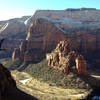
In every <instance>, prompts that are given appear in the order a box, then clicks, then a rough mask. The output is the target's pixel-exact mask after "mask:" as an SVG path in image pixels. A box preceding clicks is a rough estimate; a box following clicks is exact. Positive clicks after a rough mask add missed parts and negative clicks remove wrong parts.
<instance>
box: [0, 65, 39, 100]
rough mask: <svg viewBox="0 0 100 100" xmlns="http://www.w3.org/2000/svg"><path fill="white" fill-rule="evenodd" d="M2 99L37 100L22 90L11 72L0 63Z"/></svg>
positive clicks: (0, 98) (0, 97) (0, 95)
mask: <svg viewBox="0 0 100 100" xmlns="http://www.w3.org/2000/svg"><path fill="white" fill-rule="evenodd" d="M0 100H37V99H35V98H33V97H31V96H29V95H28V94H26V93H24V92H22V91H20V90H19V89H18V88H17V86H16V82H15V81H14V80H13V78H12V76H11V74H10V72H9V71H8V69H7V68H5V67H4V66H3V65H2V64H0Z"/></svg>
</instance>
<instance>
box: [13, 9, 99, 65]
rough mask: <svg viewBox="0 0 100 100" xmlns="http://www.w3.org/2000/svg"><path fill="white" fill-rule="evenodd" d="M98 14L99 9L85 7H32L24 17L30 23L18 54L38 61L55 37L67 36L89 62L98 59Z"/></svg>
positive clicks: (51, 44)
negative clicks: (41, 8) (35, 9)
mask: <svg viewBox="0 0 100 100" xmlns="http://www.w3.org/2000/svg"><path fill="white" fill-rule="evenodd" d="M99 17H100V11H99V10H96V9H88V8H87V9H86V8H82V9H78V10H73V9H72V10H65V11H64V10H61V11H59V10H54V11H53V10H49V11H48V10H39V11H36V13H35V14H34V16H32V17H31V18H30V19H29V20H28V21H29V23H30V24H31V23H32V21H33V23H32V24H31V26H30V28H29V31H28V34H27V38H26V41H24V42H23V43H22V44H21V46H22V48H23V50H21V49H20V56H19V57H18V58H20V59H22V60H23V61H28V59H30V60H29V61H40V60H41V59H42V58H44V57H45V54H46V53H48V52H51V51H52V50H53V49H54V48H55V47H56V45H57V44H58V43H59V41H62V40H65V39H69V40H70V41H71V46H72V49H73V50H74V51H75V52H79V53H81V54H82V55H83V56H84V57H85V58H86V60H87V61H88V63H89V64H91V62H95V61H96V60H97V59H100V53H99V51H100V39H99V38H100V28H99V24H100V20H99ZM27 23H28V22H27ZM29 23H28V24H29ZM30 24H29V25H30ZM21 46H20V47H19V48H21ZM30 52H31V53H30ZM93 54H95V55H93ZM24 55H25V56H24ZM15 58H16V57H15ZM15 58H14V57H13V61H14V60H15Z"/></svg>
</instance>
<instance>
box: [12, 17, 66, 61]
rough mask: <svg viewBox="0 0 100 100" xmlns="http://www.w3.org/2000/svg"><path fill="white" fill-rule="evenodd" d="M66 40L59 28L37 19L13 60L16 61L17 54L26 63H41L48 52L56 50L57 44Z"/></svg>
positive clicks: (16, 50)
mask: <svg viewBox="0 0 100 100" xmlns="http://www.w3.org/2000/svg"><path fill="white" fill-rule="evenodd" d="M64 39H65V35H64V34H63V32H62V31H60V30H58V29H57V27H56V26H55V25H54V24H53V23H51V22H49V21H47V20H45V19H37V20H35V21H34V22H33V24H32V25H31V27H30V29H29V32H28V34H27V38H26V41H24V42H22V43H21V45H20V47H19V49H15V51H14V52H13V56H12V58H13V59H12V60H13V61H14V60H15V59H16V55H15V54H16V53H17V52H20V53H18V55H20V56H19V58H20V59H22V60H24V61H36V62H37V61H39V60H41V59H42V58H44V57H45V54H46V53H47V52H50V51H51V50H53V49H54V48H55V46H56V45H57V43H59V42H60V41H61V40H64Z"/></svg>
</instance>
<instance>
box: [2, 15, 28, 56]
mask: <svg viewBox="0 0 100 100" xmlns="http://www.w3.org/2000/svg"><path fill="white" fill-rule="evenodd" d="M29 17H30V16H24V17H22V18H15V19H10V20H6V21H0V39H2V38H5V41H4V43H3V45H2V46H3V47H2V48H5V49H7V51H6V52H2V53H0V57H9V56H11V54H12V52H13V50H14V48H16V47H17V46H18V45H20V42H21V40H23V39H25V38H26V32H27V28H26V25H25V21H27V19H28V18H29Z"/></svg>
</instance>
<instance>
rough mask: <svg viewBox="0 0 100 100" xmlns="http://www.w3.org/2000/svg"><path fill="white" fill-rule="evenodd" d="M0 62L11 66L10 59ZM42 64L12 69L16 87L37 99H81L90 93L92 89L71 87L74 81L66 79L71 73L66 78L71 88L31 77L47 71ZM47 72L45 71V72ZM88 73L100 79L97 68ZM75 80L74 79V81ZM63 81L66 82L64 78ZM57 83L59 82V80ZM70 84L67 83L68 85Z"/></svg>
mask: <svg viewBox="0 0 100 100" xmlns="http://www.w3.org/2000/svg"><path fill="white" fill-rule="evenodd" d="M0 62H2V63H3V65H4V66H6V67H8V68H9V67H10V66H11V60H10V59H0ZM40 65H41V66H40ZM44 65H45V62H44V61H43V62H42V63H39V64H37V65H35V64H32V65H29V66H28V67H27V68H26V71H24V72H19V71H18V70H12V71H11V74H12V76H13V78H14V79H15V81H16V83H17V87H18V88H19V89H20V90H22V91H24V92H26V93H28V94H30V95H32V96H35V97H36V98H38V99H39V100H81V99H84V98H86V97H87V96H88V94H90V93H91V91H92V89H88V88H82V89H81V88H73V86H74V85H75V83H74V82H71V83H70V81H69V80H68V79H71V78H72V76H73V74H70V75H69V76H68V78H67V80H68V81H69V83H70V84H72V88H70V87H69V88H64V87H62V86H56V85H55V84H53V83H52V84H51V83H49V84H48V82H44V81H41V79H38V78H35V77H33V76H34V75H35V76H36V77H37V76H39V74H40V73H41V75H42V74H43V73H42V72H43V70H45V71H47V72H48V68H47V66H46V67H44ZM32 68H33V69H32ZM37 68H39V69H37ZM41 68H42V69H43V70H42V69H41ZM46 68H47V69H46ZM35 70H37V71H38V70H39V71H40V72H38V73H37V74H36V72H35ZM27 71H28V72H29V73H31V72H32V71H33V73H34V75H33V76H32V74H29V73H26V72H27ZM49 71H51V70H49ZM47 72H45V74H46V73H47ZM88 73H89V74H90V75H91V76H92V77H94V78H96V79H98V80H100V74H99V72H98V70H88ZM51 74H54V73H53V72H52V73H51ZM57 74H58V73H56V74H55V75H54V76H57ZM46 75H48V74H46ZM60 75H62V74H59V76H60ZM54 76H53V77H54ZM40 78H41V77H40ZM54 78H55V77H54ZM73 78H76V76H75V77H73ZM73 80H74V79H73ZM73 80H71V81H73ZM76 80H78V81H80V79H79V78H76ZM76 80H74V81H76ZM61 81H62V80H61ZM62 82H63V81H62ZM64 82H66V80H65V81H64ZM59 83H61V82H59ZM70 84H68V85H70ZM77 84H79V85H81V84H83V81H82V82H78V83H77ZM85 85H86V84H85ZM76 86H77V85H76ZM82 86H83V85H82ZM74 87H75V86H74Z"/></svg>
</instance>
